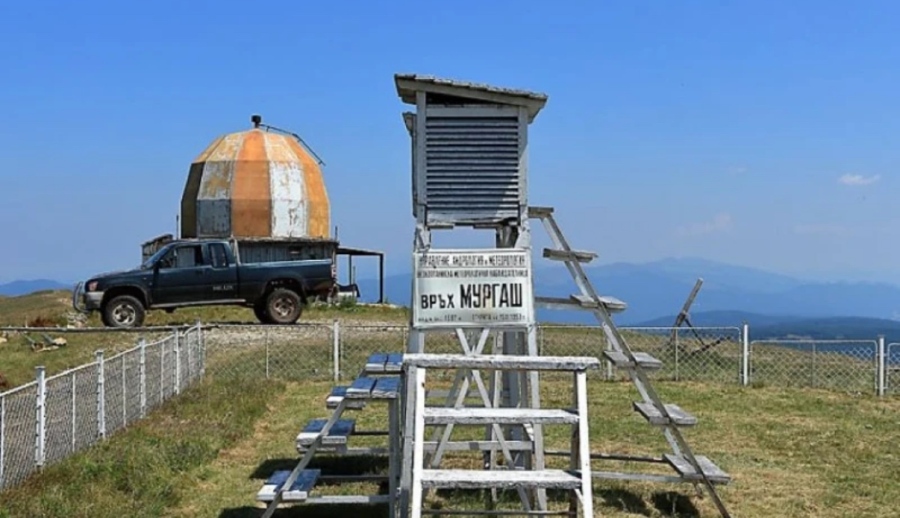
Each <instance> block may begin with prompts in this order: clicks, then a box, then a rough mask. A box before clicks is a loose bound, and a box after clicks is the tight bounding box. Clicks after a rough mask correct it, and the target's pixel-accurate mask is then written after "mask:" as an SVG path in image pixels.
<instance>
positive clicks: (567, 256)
mask: <svg viewBox="0 0 900 518" xmlns="http://www.w3.org/2000/svg"><path fill="white" fill-rule="evenodd" d="M544 258H545V259H552V260H554V261H572V260H574V261H578V262H581V263H589V262H591V261H593V260H594V259H596V258H597V254H596V253H595V252H587V251H584V250H571V251H569V252H567V251H565V250H559V249H558V248H545V249H544Z"/></svg>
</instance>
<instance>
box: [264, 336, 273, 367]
mask: <svg viewBox="0 0 900 518" xmlns="http://www.w3.org/2000/svg"><path fill="white" fill-rule="evenodd" d="M264 338H265V340H266V379H269V362H271V351H270V350H269V328H268V327H267V328H266V331H265V334H264Z"/></svg>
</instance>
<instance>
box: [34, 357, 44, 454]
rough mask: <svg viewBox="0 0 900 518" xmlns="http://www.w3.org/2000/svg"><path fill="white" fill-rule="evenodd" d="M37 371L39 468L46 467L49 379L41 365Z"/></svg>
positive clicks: (36, 431) (36, 428) (36, 452)
mask: <svg viewBox="0 0 900 518" xmlns="http://www.w3.org/2000/svg"><path fill="white" fill-rule="evenodd" d="M35 370H36V371H37V375H36V378H35V379H36V381H37V397H36V398H35V410H36V419H35V434H34V465H35V466H36V467H37V468H41V467H43V466H44V440H45V438H46V435H45V433H46V424H47V421H46V419H47V413H46V407H45V403H46V402H47V378H46V370H45V369H44V366H43V365H41V366H39V367H36V368H35Z"/></svg>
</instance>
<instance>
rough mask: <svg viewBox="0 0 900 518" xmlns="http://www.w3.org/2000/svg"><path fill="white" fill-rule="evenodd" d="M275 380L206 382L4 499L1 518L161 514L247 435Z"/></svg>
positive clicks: (272, 391) (0, 504)
mask: <svg viewBox="0 0 900 518" xmlns="http://www.w3.org/2000/svg"><path fill="white" fill-rule="evenodd" d="M282 391H283V385H282V384H280V383H277V382H272V381H269V382H265V381H257V382H252V381H248V380H218V381H205V382H202V383H201V384H199V385H197V386H195V387H193V388H191V389H190V390H188V391H186V392H185V393H184V394H183V395H182V396H181V397H180V398H178V399H176V400H172V401H170V402H167V403H166V404H164V405H163V406H161V407H159V408H158V409H157V410H156V411H155V412H154V413H153V414H151V416H150V417H149V418H148V419H146V420H144V421H141V422H139V423H137V424H134V425H131V426H129V428H128V429H127V430H125V431H122V432H120V433H119V434H116V435H114V436H113V437H112V438H110V439H109V440H107V441H105V442H101V443H99V444H98V445H96V446H94V447H93V448H90V449H88V450H85V451H83V452H81V453H77V454H75V455H73V456H71V457H69V458H67V459H66V460H64V461H62V462H60V463H58V464H56V465H53V466H51V467H49V468H46V469H45V470H44V472H43V473H41V474H39V475H36V476H32V477H31V478H29V479H28V480H26V481H25V482H24V483H23V484H21V485H19V486H17V487H15V488H13V489H10V490H8V491H5V492H3V493H0V517H3V518H7V517H14V516H15V517H31V516H46V517H52V516H67V517H82V516H84V517H87V516H91V517H111V518H112V517H116V518H118V517H120V516H123V515H130V516H136V517H137V516H147V517H150V516H160V515H162V514H164V512H165V509H167V508H169V507H171V506H177V505H179V504H180V503H181V502H182V500H183V499H184V498H185V496H187V493H189V492H191V491H192V490H193V488H192V486H193V485H194V484H195V483H196V482H197V481H198V480H201V479H202V478H203V477H204V467H205V466H207V465H209V464H210V463H211V462H212V461H214V460H215V459H216V458H217V457H218V456H219V454H220V453H221V452H222V451H223V450H227V449H228V448H230V447H233V445H234V444H235V443H236V442H237V441H239V440H240V439H241V438H243V437H246V436H247V435H248V434H249V433H250V432H251V431H252V429H253V426H254V423H256V422H257V421H258V420H259V419H260V418H261V417H262V416H263V415H264V414H265V412H266V401H268V400H269V399H270V398H272V397H273V396H275V395H276V394H278V393H280V392H282Z"/></svg>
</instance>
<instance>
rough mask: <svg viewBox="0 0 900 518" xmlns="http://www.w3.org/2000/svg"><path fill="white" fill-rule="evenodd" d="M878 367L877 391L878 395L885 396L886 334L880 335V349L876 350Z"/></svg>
mask: <svg viewBox="0 0 900 518" xmlns="http://www.w3.org/2000/svg"><path fill="white" fill-rule="evenodd" d="M876 356H877V358H876V362H875V365H876V369H878V373H877V379H878V381H877V383H878V385H877V387H876V388H877V391H878V397H884V378H885V376H884V369H885V364H886V362H885V361H884V359H885V358H884V335H878V351H877V352H876Z"/></svg>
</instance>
